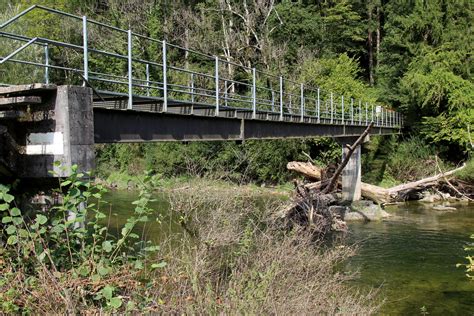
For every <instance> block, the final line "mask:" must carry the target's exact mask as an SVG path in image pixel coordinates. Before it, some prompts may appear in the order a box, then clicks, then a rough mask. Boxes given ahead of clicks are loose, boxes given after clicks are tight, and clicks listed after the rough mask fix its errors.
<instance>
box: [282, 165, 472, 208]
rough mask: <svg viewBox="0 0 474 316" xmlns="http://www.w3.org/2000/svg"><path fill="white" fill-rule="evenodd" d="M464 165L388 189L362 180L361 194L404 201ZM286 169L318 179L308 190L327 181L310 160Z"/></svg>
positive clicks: (385, 200)
mask: <svg viewBox="0 0 474 316" xmlns="http://www.w3.org/2000/svg"><path fill="white" fill-rule="evenodd" d="M464 167H465V164H464V165H462V166H461V167H458V168H456V169H453V170H450V171H447V172H440V173H439V174H437V175H435V176H432V177H428V178H424V179H421V180H418V181H414V182H409V183H405V184H401V185H397V186H394V187H392V188H388V189H386V188H382V187H379V186H376V185H373V184H369V183H364V182H362V183H361V195H362V196H363V197H364V198H366V199H369V200H372V201H374V202H376V203H378V204H385V203H393V202H400V201H406V200H407V199H409V197H410V196H413V193H414V192H419V191H422V190H425V189H428V188H430V187H432V186H435V185H437V184H438V183H439V182H440V181H443V180H445V179H448V177H449V176H452V175H453V174H454V173H456V172H457V171H459V170H462V169H463V168H464ZM287 169H288V170H292V171H295V172H298V173H300V174H302V175H304V176H305V178H307V179H308V180H309V181H315V180H316V181H318V182H311V183H307V184H306V185H305V187H306V188H307V189H310V190H311V189H319V188H321V186H324V182H325V181H327V180H324V179H323V180H322V181H321V179H322V173H323V170H322V168H320V167H317V166H315V165H313V164H312V163H310V162H301V161H291V162H289V163H288V164H287ZM338 185H339V186H340V185H341V179H340V178H339V179H338Z"/></svg>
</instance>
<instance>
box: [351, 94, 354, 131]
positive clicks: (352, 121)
mask: <svg viewBox="0 0 474 316" xmlns="http://www.w3.org/2000/svg"><path fill="white" fill-rule="evenodd" d="M351 125H354V99H353V98H351Z"/></svg>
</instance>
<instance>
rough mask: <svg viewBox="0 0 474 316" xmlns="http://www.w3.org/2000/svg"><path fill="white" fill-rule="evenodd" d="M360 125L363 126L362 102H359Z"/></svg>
mask: <svg viewBox="0 0 474 316" xmlns="http://www.w3.org/2000/svg"><path fill="white" fill-rule="evenodd" d="M359 125H362V100H359Z"/></svg>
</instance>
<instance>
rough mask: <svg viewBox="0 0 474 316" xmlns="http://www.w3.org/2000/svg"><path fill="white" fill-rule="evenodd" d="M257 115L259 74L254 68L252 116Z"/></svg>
mask: <svg viewBox="0 0 474 316" xmlns="http://www.w3.org/2000/svg"><path fill="white" fill-rule="evenodd" d="M256 117H257V74H256V72H255V68H252V118H253V119H254V118H256Z"/></svg>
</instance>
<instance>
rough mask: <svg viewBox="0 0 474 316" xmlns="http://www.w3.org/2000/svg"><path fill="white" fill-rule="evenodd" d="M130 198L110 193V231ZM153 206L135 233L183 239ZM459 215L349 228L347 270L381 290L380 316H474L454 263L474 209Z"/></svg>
mask: <svg viewBox="0 0 474 316" xmlns="http://www.w3.org/2000/svg"><path fill="white" fill-rule="evenodd" d="M136 197H137V194H136V193H133V192H111V193H109V194H108V195H107V196H106V200H108V201H111V202H112V203H113V207H112V208H111V211H110V213H111V215H112V216H111V218H110V227H111V228H112V229H115V230H117V231H118V229H119V227H120V225H122V224H123V223H124V222H125V221H126V219H127V217H128V216H130V215H131V214H132V213H133V205H131V204H130V203H131V202H132V201H133V200H134V199H136ZM156 198H157V199H158V201H157V202H155V203H154V204H153V206H154V207H155V208H156V210H157V212H156V214H155V215H156V216H155V218H160V219H161V222H162V224H158V223H156V222H155V223H148V224H147V225H146V226H145V227H143V226H139V227H137V228H136V231H137V232H139V233H140V234H143V235H144V236H146V237H147V238H149V239H152V240H154V241H159V240H162V239H163V238H165V237H169V236H173V237H175V238H173V239H176V240H179V236H180V234H182V233H183V231H182V229H181V228H180V226H179V224H177V220H176V219H174V218H170V217H169V215H168V212H166V209H167V208H168V203H167V200H166V198H165V197H164V196H163V195H161V196H157V197H156ZM456 207H457V208H458V211H455V212H440V211H435V210H433V209H431V208H430V206H427V205H423V204H418V203H417V204H414V203H412V204H404V205H402V206H397V207H392V208H387V211H388V212H389V213H391V214H392V215H393V216H392V217H391V218H390V219H389V220H387V221H384V222H370V223H367V224H363V223H351V224H350V225H349V227H350V230H351V232H350V238H349V239H350V241H351V242H352V243H354V242H355V243H357V244H359V245H360V249H359V252H358V254H357V255H356V256H355V257H353V258H351V260H350V261H349V262H348V264H347V269H348V270H351V271H359V272H360V278H359V279H357V280H355V281H354V283H355V284H356V285H357V286H362V287H365V288H369V289H370V288H380V289H381V291H382V292H381V294H382V295H383V296H384V297H386V304H385V305H384V307H383V309H382V312H381V314H386V315H420V314H421V311H420V308H421V307H422V306H425V307H426V309H427V311H428V313H429V315H473V314H474V282H472V281H471V282H470V281H469V280H468V279H467V278H466V276H465V274H464V270H463V269H462V268H456V263H459V262H464V261H465V258H464V257H465V256H466V253H465V252H464V250H463V246H465V245H466V244H467V243H468V242H469V236H470V235H471V234H472V233H474V205H470V206H466V205H463V206H460V205H458V206H456Z"/></svg>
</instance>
